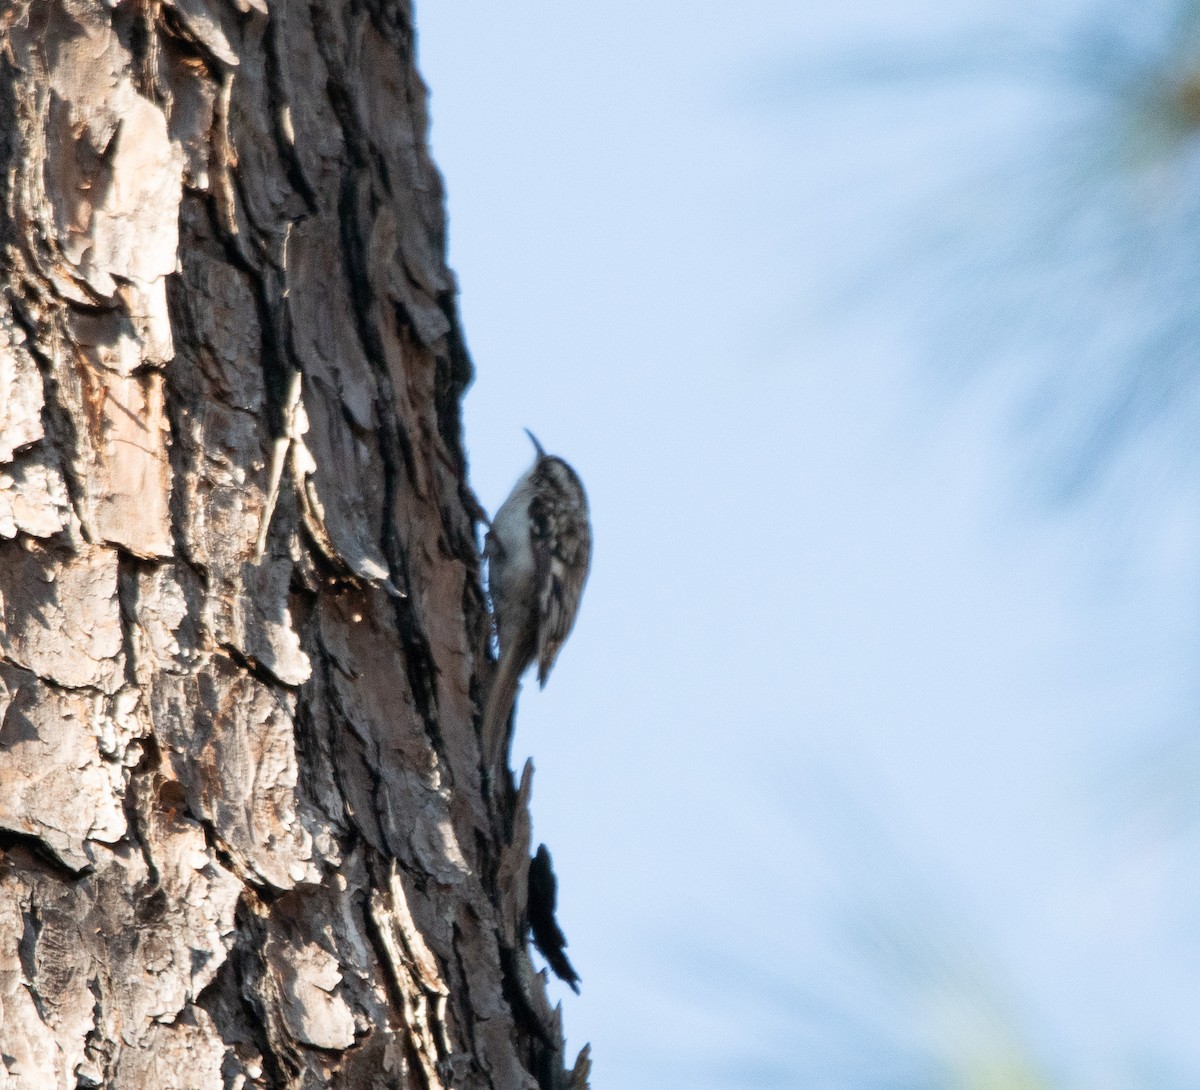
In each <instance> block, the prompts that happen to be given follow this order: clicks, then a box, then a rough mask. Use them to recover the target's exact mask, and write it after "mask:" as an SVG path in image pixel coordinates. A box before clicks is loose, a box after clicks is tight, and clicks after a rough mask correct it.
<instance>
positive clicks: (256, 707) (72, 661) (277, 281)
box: [0, 0, 588, 1090]
mask: <svg viewBox="0 0 1200 1090" xmlns="http://www.w3.org/2000/svg"><path fill="white" fill-rule="evenodd" d="M425 97H426V96H425V88H424V86H423V84H422V82H421V80H420V77H419V76H418V74H417V72H416V68H415V65H414V32H413V26H412V16H411V11H410V9H409V6H408V5H407V4H406V3H403V2H389V0H308V2H306V3H296V2H291V3H287V2H283V0H107V2H102V0H5V2H3V3H0V246H2V247H3V268H2V270H0V272H2V275H0V289H2V290H0V715H2V719H0V1057H2V1059H3V1068H4V1074H3V1078H2V1080H0V1083H2V1086H3V1088H5V1090H8V1088H12V1090H18V1088H19V1090H52V1088H73V1087H76V1086H79V1087H87V1086H105V1087H119V1088H136V1090H172V1088H178V1090H218V1088H224V1090H239V1088H248V1087H289V1088H290V1087H305V1088H308V1087H327V1086H336V1087H371V1088H384V1087H388V1088H391V1087H398V1088H406V1087H421V1088H428V1090H432V1088H438V1087H447V1088H449V1087H463V1088H468V1087H489V1086H490V1087H497V1088H505V1090H509V1088H517V1087H538V1086H540V1087H542V1088H543V1090H549V1088H551V1087H576V1088H582V1087H583V1086H584V1085H586V1075H587V1066H588V1062H587V1057H586V1050H585V1053H584V1054H581V1057H580V1059H579V1060H578V1061H577V1062H576V1063H575V1065H574V1067H573V1069H572V1070H571V1071H567V1070H565V1069H564V1064H563V1055H562V1048H563V1044H562V1030H561V1020H560V1017H559V1014H558V1012H557V1011H552V1010H551V1009H550V1007H549V1005H548V1002H547V999H546V993H545V989H544V986H543V985H544V980H543V977H542V975H541V974H536V973H535V972H534V971H533V968H532V964H531V961H530V958H529V955H528V952H527V950H526V944H525V930H526V924H525V917H526V911H525V898H526V875H527V872H528V863H529V820H528V799H529V787H530V770H529V769H528V767H527V768H526V771H525V773H524V775H523V776H522V779H521V784H520V786H519V787H514V785H513V784H512V781H511V779H510V778H509V776H508V773H507V771H506V770H505V771H504V772H503V774H502V775H499V776H497V777H496V779H498V780H502V781H503V782H502V783H500V784H499V786H498V787H496V788H492V787H491V786H490V785H489V780H490V779H491V778H492V777H490V776H489V775H488V774H486V773H485V771H484V770H483V769H482V768H481V763H480V751H479V741H478V736H477V725H476V720H477V715H478V706H479V703H480V696H481V694H482V692H483V691H484V688H485V687H486V684H487V683H488V680H489V676H490V670H491V668H492V662H491V658H490V655H489V652H488V631H489V617H488V611H487V606H486V602H485V599H484V596H483V592H482V590H481V587H480V573H479V560H478V552H477V546H476V515H477V512H478V508H477V506H476V504H475V501H474V499H473V497H472V495H471V493H470V490H469V488H468V485H467V482H466V464H465V458H464V454H463V448H462V437H461V421H460V406H461V399H462V395H463V391H464V389H465V387H466V385H467V384H468V382H469V380H470V376H471V369H470V363H469V360H468V358H467V355H466V352H465V349H464V347H463V342H462V338H461V336H460V333H459V329H458V319H457V311H456V302H455V284H454V279H453V277H452V275H451V273H450V272H449V270H448V269H447V267H446V264H445V257H444V254H445V231H444V213H443V200H442V188H441V182H440V179H439V176H438V174H437V171H436V170H435V168H434V167H433V165H432V163H431V161H430V159H429V155H428V152H427V149H426V139H425V134H426V116H425Z"/></svg>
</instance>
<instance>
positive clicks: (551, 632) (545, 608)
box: [529, 498, 592, 685]
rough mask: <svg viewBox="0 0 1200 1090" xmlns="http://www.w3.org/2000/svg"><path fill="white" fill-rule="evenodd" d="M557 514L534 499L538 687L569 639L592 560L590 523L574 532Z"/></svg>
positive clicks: (532, 526)
mask: <svg viewBox="0 0 1200 1090" xmlns="http://www.w3.org/2000/svg"><path fill="white" fill-rule="evenodd" d="M554 519H555V513H554V511H553V510H552V509H550V508H549V507H548V506H547V505H546V504H544V503H543V502H542V501H541V500H539V499H537V498H534V499H533V500H532V501H531V502H530V505H529V525H530V535H531V539H532V545H533V558H534V565H535V570H536V578H537V597H538V625H537V633H538V638H537V658H538V684H539V685H545V684H546V678H547V677H549V676H550V667H552V666H553V665H554V660H555V659H556V658H557V657H558V652H559V650H560V649H561V648H562V645H563V641H565V640H566V638H567V635H568V633H569V632H570V631H571V626H572V625H573V624H574V623H575V614H576V612H577V611H578V609H579V599H580V596H581V595H582V594H583V584H584V582H585V580H586V579H587V572H588V564H589V561H590V559H591V550H592V540H591V532H590V530H589V528H588V525H587V523H586V521H584V522H582V523H578V524H577V526H578V529H577V530H576V531H575V532H571V529H570V527H568V526H567V525H565V524H564V522H565V520H562V519H560V520H558V525H555V524H554Z"/></svg>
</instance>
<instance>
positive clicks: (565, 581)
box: [483, 429, 592, 769]
mask: <svg viewBox="0 0 1200 1090" xmlns="http://www.w3.org/2000/svg"><path fill="white" fill-rule="evenodd" d="M525 434H526V435H528V436H529V438H530V439H531V440H533V446H534V449H535V450H536V451H537V458H536V460H535V461H534V463H533V468H532V469H530V470H529V472H528V473H526V474H525V475H524V476H523V477H522V478H521V479H520V480H519V481H517V483H516V485H515V486H514V487H513V490H512V492H511V493H509V497H508V499H506V500H505V501H504V503H502V504H501V505H500V510H499V511H497V512H496V517H495V518H494V519H493V520H492V528H491V530H490V531H488V535H487V541H486V543H485V545H484V555H485V556H486V557H487V562H488V590H489V591H490V592H491V596H492V610H493V612H494V614H495V617H496V638H497V640H498V641H499V644H500V661H499V663H498V664H497V666H496V674H495V677H494V678H493V680H492V687H491V689H490V691H489V692H488V697H487V702H486V704H485V706H484V711H483V744H484V755H485V757H486V759H487V760H488V763H489V767H490V768H493V769H494V768H496V767H497V766H498V765H499V763H500V760H501V757H502V750H503V745H504V739H505V735H506V733H507V727H508V718H509V715H510V714H511V713H512V707H513V702H514V701H515V700H516V697H517V682H518V681H519V680H520V677H521V675H522V674H523V673H524V672H525V669H526V667H527V666H529V664H530V663H531V662H533V661H534V659H535V658H536V659H537V664H538V671H537V676H538V683H539V684H541V685H543V686H544V685H545V684H546V678H547V677H548V676H549V674H550V667H552V666H553V665H554V660H555V658H557V657H558V652H559V651H560V650H561V649H562V645H563V642H564V641H565V640H566V638H567V635H568V634H569V633H570V631H571V626H572V625H573V624H574V623H575V614H576V612H577V611H578V609H579V598H580V596H581V595H582V594H583V584H584V583H585V582H586V581H587V575H588V565H589V563H590V562H591V558H592V527H591V523H590V522H589V521H588V504H587V495H586V494H585V493H584V491H583V484H582V483H581V482H580V480H579V477H578V476H577V475H576V473H575V471H574V470H573V469H572V468H571V467H570V466H569V465H567V463H566V462H564V461H563V460H562V459H561V458H556V457H555V456H554V455H552V454H547V453H546V452H545V451H544V450H542V445H541V443H539V442H538V441H537V439H536V438H534V435H533V433H532V432H530V431H529V430H528V429H526V431H525Z"/></svg>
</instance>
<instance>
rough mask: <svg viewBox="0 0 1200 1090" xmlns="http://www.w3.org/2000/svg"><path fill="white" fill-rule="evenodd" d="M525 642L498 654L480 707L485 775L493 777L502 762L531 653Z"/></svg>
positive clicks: (517, 642) (515, 644) (515, 642)
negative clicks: (494, 668)
mask: <svg viewBox="0 0 1200 1090" xmlns="http://www.w3.org/2000/svg"><path fill="white" fill-rule="evenodd" d="M527 643H528V641H514V642H513V643H512V644H510V645H509V646H508V647H507V648H505V650H504V651H502V652H501V654H500V661H499V662H498V663H497V664H496V672H495V674H493V675H492V685H491V688H490V689H488V695H487V700H486V701H484V705H483V730H482V735H483V758H484V761H485V767H486V768H487V770H488V772H490V773H491V774H492V775H493V776H495V775H496V774H497V773H498V772H499V770H500V766H501V764H502V762H503V761H504V748H505V742H506V741H507V739H508V720H509V716H511V715H512V710H513V704H514V703H516V699H517V689H518V687H519V682H520V680H521V674H522V673H523V672H524V670H525V667H526V666H528V665H529V660H530V657H531V655H532V649H531V648H530V647H528V646H527Z"/></svg>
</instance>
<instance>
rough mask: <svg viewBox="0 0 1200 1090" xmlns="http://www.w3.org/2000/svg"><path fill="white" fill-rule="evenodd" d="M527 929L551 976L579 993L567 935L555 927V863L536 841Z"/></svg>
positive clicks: (556, 897)
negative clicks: (551, 973)
mask: <svg viewBox="0 0 1200 1090" xmlns="http://www.w3.org/2000/svg"><path fill="white" fill-rule="evenodd" d="M527 911H528V913H529V930H530V933H531V934H532V935H533V944H534V946H536V947H537V948H538V949H539V950H540V951H541V953H542V957H544V958H545V959H546V963H547V964H548V965H549V966H550V968H551V969H553V970H554V975H555V976H557V977H558V978H559V979H560V980H565V981H566V982H567V984H568V985H569V986H570V988H571V990H572V991H573V992H574V993H575V994H576V995H578V994H579V974H578V973H577V972H575V966H574V965H572V964H571V962H570V959H569V958H568V957H567V952H566V946H567V936H566V935H564V934H563V933H562V928H561V927H559V926H558V920H557V919H556V918H555V913H556V912H557V911H558V879H557V878H556V877H555V876H554V863H553V861H552V860H551V858H550V849H549V848H547V847H546V845H545V844H539V845H538V850H537V855H535V856H534V857H533V858H532V859H531V860H530V861H529V900H528V910H527Z"/></svg>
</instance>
